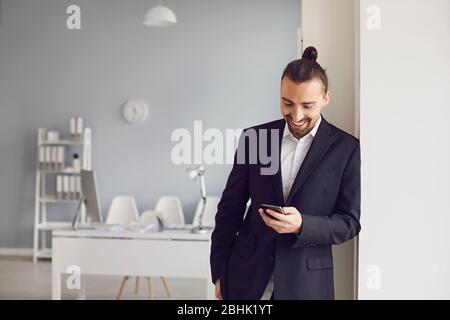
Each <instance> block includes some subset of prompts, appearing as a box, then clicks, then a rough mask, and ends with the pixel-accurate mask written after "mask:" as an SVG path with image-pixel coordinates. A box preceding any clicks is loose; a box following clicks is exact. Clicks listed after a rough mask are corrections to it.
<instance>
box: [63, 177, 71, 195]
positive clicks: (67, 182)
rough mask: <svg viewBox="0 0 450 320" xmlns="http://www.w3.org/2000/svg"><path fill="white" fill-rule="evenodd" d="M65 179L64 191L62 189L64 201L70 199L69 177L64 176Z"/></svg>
mask: <svg viewBox="0 0 450 320" xmlns="http://www.w3.org/2000/svg"><path fill="white" fill-rule="evenodd" d="M62 177H63V189H62V195H63V199H68V196H69V187H70V186H69V176H68V175H64V176H62Z"/></svg>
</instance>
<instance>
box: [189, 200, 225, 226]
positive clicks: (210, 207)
mask: <svg viewBox="0 0 450 320" xmlns="http://www.w3.org/2000/svg"><path fill="white" fill-rule="evenodd" d="M219 201H220V198H219V197H206V205H205V212H204V213H203V220H202V225H203V226H205V227H206V226H208V227H214V226H215V224H216V221H215V218H216V213H217V205H218V204H219ZM202 207H203V200H202V199H200V200H199V201H198V204H197V208H196V209H195V214H194V220H193V221H192V224H193V225H195V226H198V224H199V219H200V215H201V212H202Z"/></svg>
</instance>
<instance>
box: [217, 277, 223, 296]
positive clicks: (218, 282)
mask: <svg viewBox="0 0 450 320" xmlns="http://www.w3.org/2000/svg"><path fill="white" fill-rule="evenodd" d="M216 298H217V299H219V300H223V299H222V292H221V291H220V279H217V280H216Z"/></svg>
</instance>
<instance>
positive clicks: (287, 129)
mask: <svg viewBox="0 0 450 320" xmlns="http://www.w3.org/2000/svg"><path fill="white" fill-rule="evenodd" d="M321 122H322V115H320V116H319V120H317V123H316V125H315V126H314V128H312V130H311V131H310V132H309V133H308V134H307V135H306V136H304V137H303V138H302V139H304V138H306V137H308V136H311V137H312V138H314V137H315V136H316V133H317V130H319V125H320V123H321ZM289 135H290V136H291V138H293V139H295V140H296V141H299V140H298V139H297V138H295V137H294V136H293V135H292V133H291V131H290V130H289V126H288V124H287V122H286V125H285V126H284V132H283V138H285V137H286V136H289ZM302 139H300V140H302Z"/></svg>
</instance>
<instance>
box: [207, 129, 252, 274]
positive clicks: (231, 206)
mask: <svg viewBox="0 0 450 320" xmlns="http://www.w3.org/2000/svg"><path fill="white" fill-rule="evenodd" d="M247 150H248V149H247V148H246V139H245V135H244V134H242V135H241V137H240V139H239V144H238V148H237V151H236V154H235V156H234V164H233V168H232V170H231V172H230V175H229V177H228V181H227V183H226V186H225V189H224V191H223V193H222V197H221V200H220V202H219V204H218V206H217V214H216V218H215V220H216V225H215V228H214V231H213V233H212V236H211V255H210V262H211V276H212V280H213V283H214V282H215V281H216V280H217V278H219V277H220V271H221V268H222V267H223V266H224V265H225V264H227V263H228V259H229V256H230V254H231V250H232V247H233V244H234V240H235V238H236V234H237V232H238V231H239V228H240V226H241V224H242V221H243V217H244V214H245V209H246V205H247V201H248V199H249V197H250V192H249V173H248V161H247V160H248V155H247ZM241 152H242V153H241ZM238 154H240V155H243V156H244V157H245V158H240V157H238Z"/></svg>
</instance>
